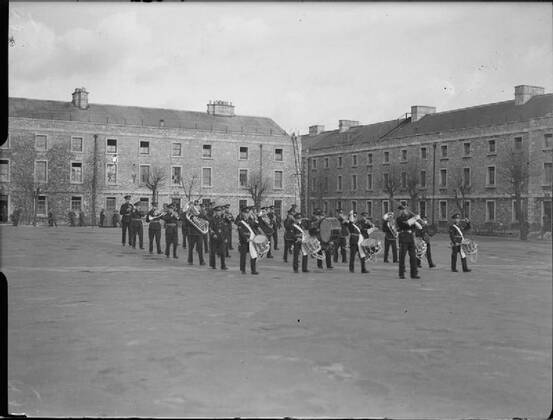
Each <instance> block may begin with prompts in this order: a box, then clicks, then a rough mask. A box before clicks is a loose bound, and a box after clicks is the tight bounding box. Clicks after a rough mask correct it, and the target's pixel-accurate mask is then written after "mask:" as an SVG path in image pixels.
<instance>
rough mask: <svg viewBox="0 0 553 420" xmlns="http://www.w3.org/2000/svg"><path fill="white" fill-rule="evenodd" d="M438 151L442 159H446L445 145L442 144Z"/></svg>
mask: <svg viewBox="0 0 553 420" xmlns="http://www.w3.org/2000/svg"><path fill="white" fill-rule="evenodd" d="M440 150H441V151H442V158H446V157H447V144H442V146H441V147H440Z"/></svg>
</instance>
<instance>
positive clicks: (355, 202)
mask: <svg viewBox="0 0 553 420" xmlns="http://www.w3.org/2000/svg"><path fill="white" fill-rule="evenodd" d="M351 209H352V210H353V211H355V212H356V211H357V201H356V200H351Z"/></svg>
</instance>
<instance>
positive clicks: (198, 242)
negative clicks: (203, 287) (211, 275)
mask: <svg viewBox="0 0 553 420" xmlns="http://www.w3.org/2000/svg"><path fill="white" fill-rule="evenodd" d="M195 203H197V202H195ZM188 211H189V213H190V214H191V215H192V216H194V217H201V215H202V210H201V207H200V205H194V206H192V207H191V208H190V209H189V210H188ZM203 214H205V212H203ZM186 222H187V223H188V238H189V242H188V265H192V264H194V258H193V256H194V248H196V252H197V253H198V258H199V260H200V265H205V261H204V243H203V241H204V236H205V235H203V234H202V232H200V231H199V230H198V229H197V228H196V227H195V226H194V225H192V224H191V223H190V222H189V221H188V220H186Z"/></svg>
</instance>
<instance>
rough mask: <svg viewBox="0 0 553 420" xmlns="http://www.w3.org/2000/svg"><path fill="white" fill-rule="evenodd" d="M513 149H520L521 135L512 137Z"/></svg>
mask: <svg viewBox="0 0 553 420" xmlns="http://www.w3.org/2000/svg"><path fill="white" fill-rule="evenodd" d="M514 145H515V150H522V137H520V136H519V137H515V139H514Z"/></svg>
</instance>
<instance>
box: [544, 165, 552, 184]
mask: <svg viewBox="0 0 553 420" xmlns="http://www.w3.org/2000/svg"><path fill="white" fill-rule="evenodd" d="M551 176H552V173H551V162H545V163H544V164H543V183H544V185H551V182H552V179H551Z"/></svg>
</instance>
